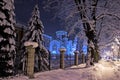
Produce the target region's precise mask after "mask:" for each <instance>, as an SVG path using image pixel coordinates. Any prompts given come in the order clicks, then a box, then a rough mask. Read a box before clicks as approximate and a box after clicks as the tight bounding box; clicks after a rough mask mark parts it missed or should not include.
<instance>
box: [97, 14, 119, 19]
mask: <svg viewBox="0 0 120 80" xmlns="http://www.w3.org/2000/svg"><path fill="white" fill-rule="evenodd" d="M105 16H114V17H116V18H118V19H119V20H120V17H119V16H117V15H115V14H112V13H102V14H100V15H98V16H97V17H96V20H99V19H101V18H103V17H105Z"/></svg>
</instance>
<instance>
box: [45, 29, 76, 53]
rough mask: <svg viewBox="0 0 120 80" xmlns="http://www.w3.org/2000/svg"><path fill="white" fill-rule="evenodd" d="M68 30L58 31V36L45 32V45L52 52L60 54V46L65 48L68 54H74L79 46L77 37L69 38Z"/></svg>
mask: <svg viewBox="0 0 120 80" xmlns="http://www.w3.org/2000/svg"><path fill="white" fill-rule="evenodd" d="M67 35H68V34H67V32H66V31H56V38H55V39H53V38H52V37H51V36H48V35H46V34H43V37H44V45H45V47H46V48H47V49H48V50H49V51H50V52H51V54H59V53H60V52H59V49H60V48H65V49H66V53H65V54H67V55H69V54H70V55H74V51H75V50H76V47H77V37H75V38H74V40H69V38H68V37H67Z"/></svg>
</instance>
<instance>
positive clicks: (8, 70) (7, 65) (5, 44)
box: [0, 0, 16, 77]
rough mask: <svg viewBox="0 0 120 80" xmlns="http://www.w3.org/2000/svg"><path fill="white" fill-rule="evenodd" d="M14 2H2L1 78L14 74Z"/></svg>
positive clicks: (0, 13)
mask: <svg viewBox="0 0 120 80" xmlns="http://www.w3.org/2000/svg"><path fill="white" fill-rule="evenodd" d="M14 16H15V14H14V0H1V1H0V76H2V77H5V76H10V75H13V73H14V56H15V54H16V50H15V28H14V24H15V20H14Z"/></svg>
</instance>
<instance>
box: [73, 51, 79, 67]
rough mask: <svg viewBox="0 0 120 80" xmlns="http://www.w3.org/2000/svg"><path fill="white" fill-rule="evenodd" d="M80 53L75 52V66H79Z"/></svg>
mask: <svg viewBox="0 0 120 80" xmlns="http://www.w3.org/2000/svg"><path fill="white" fill-rule="evenodd" d="M78 53H79V51H75V52H74V54H75V58H74V65H78Z"/></svg>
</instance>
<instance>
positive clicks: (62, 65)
mask: <svg viewBox="0 0 120 80" xmlns="http://www.w3.org/2000/svg"><path fill="white" fill-rule="evenodd" d="M65 51H66V49H65V48H61V49H60V68H61V69H64V65H65V63H64V54H65Z"/></svg>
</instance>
